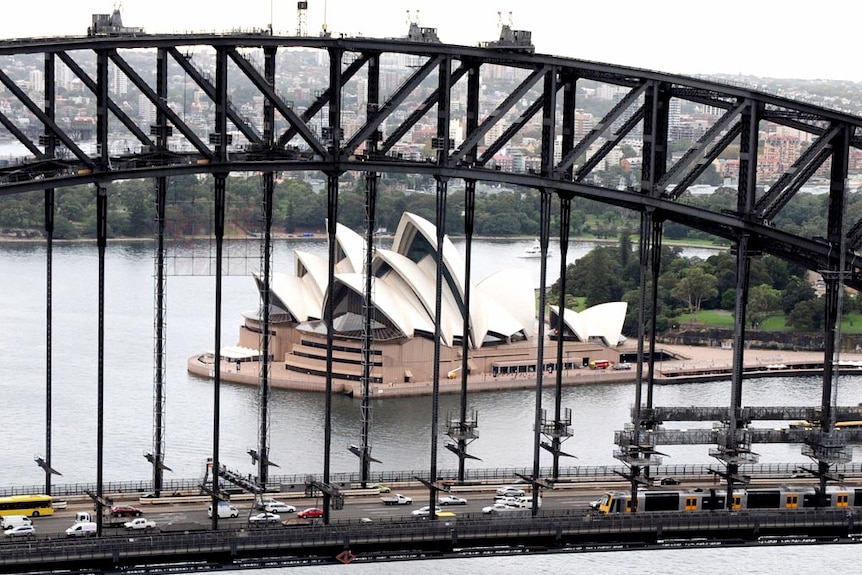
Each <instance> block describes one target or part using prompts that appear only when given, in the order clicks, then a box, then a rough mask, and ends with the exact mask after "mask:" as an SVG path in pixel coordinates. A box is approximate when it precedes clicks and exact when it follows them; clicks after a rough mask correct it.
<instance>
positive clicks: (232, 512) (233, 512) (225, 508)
mask: <svg viewBox="0 0 862 575" xmlns="http://www.w3.org/2000/svg"><path fill="white" fill-rule="evenodd" d="M212 516H213V506H212V505H210V506H209V507H208V508H207V517H210V518H212ZM218 516H219V519H222V518H225V517H239V509H237V508H236V507H234V506H233V505H231V504H229V503H225V502H224V501H222V502H221V503H219V504H218Z"/></svg>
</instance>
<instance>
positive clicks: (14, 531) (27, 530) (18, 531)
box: [3, 525, 36, 537]
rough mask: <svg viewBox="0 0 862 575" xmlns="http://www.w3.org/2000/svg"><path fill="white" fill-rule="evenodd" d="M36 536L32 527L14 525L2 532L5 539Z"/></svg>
mask: <svg viewBox="0 0 862 575" xmlns="http://www.w3.org/2000/svg"><path fill="white" fill-rule="evenodd" d="M35 534H36V528H35V527H33V526H32V525H16V526H15V527H12V528H10V529H7V530H6V531H4V532H3V535H5V536H6V537H32V536H33V535H35Z"/></svg>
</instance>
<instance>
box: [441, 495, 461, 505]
mask: <svg viewBox="0 0 862 575" xmlns="http://www.w3.org/2000/svg"><path fill="white" fill-rule="evenodd" d="M437 503H439V504H440V505H467V500H466V499H464V498H463V497H456V496H455V495H444V496H443V497H438V498H437Z"/></svg>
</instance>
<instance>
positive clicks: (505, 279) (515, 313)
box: [271, 213, 625, 347]
mask: <svg viewBox="0 0 862 575" xmlns="http://www.w3.org/2000/svg"><path fill="white" fill-rule="evenodd" d="M336 242H337V243H338V250H337V254H338V255H337V257H338V259H339V261H338V262H336V266H335V273H336V281H337V282H340V284H341V285H344V286H346V287H348V288H349V289H350V290H351V292H353V293H355V294H358V295H359V296H362V294H363V291H364V281H363V279H362V269H363V267H364V266H363V263H364V247H365V246H364V240H363V239H362V237H360V236H359V234H357V233H356V232H354V231H353V230H351V229H349V228H347V227H346V226H343V225H341V224H339V225H338V226H337V227H336ZM443 242H444V244H443V265H444V274H443V276H444V277H443V279H444V281H443V286H442V287H443V289H442V294H441V316H440V320H439V324H440V339H441V343H443V344H444V345H453V343H454V342H455V341H456V340H457V339H458V338H459V337H462V336H463V335H464V334H462V331H463V324H464V321H463V318H462V314H461V310H462V308H463V307H464V304H463V302H464V293H465V284H464V278H465V270H464V262H463V259H462V258H461V256H460V254H459V253H458V251H457V249H456V248H455V246H454V245H453V244H452V242H451V241H449V238H448V237H444V239H443ZM436 243H437V231H436V228H435V226H434V225H433V224H431V223H430V222H429V221H427V220H425V219H424V218H421V217H419V216H417V215H415V214H411V213H405V214H404V215H403V216H402V218H401V222H400V223H399V225H398V230H397V232H396V234H395V239H394V242H393V246H392V249H391V250H382V249H381V250H376V251H375V255H374V261H373V264H372V269H373V270H374V271H373V273H374V276H375V277H374V279H373V284H374V289H373V302H372V303H373V305H374V306H375V308H376V309H377V311H378V312H379V313H380V314H382V316H384V317H386V318H387V320H388V321H389V322H391V324H392V327H394V328H395V329H397V330H400V331H402V332H403V333H404V335H405V336H408V337H415V335H416V334H417V333H418V332H421V333H423V334H426V335H427V334H433V333H434V325H435V321H434V313H435V295H436V280H437V264H436V256H437V248H436ZM295 272H296V273H295V276H294V277H290V276H286V275H283V274H275V275H274V276H273V280H272V286H271V287H272V290H273V293H274V294H275V295H276V296H277V298H278V303H279V304H281V305H283V306H284V307H285V308H286V309H287V310H288V311H289V313H290V314H291V315H292V316H293V317H294V319H295V320H296V321H298V322H306V321H310V320H319V319H321V318H322V317H323V309H324V306H325V305H326V298H327V297H328V295H327V285H328V281H329V266H328V262H327V259H326V258H324V257H319V256H316V255H313V254H310V253H308V252H302V251H296V252H295ZM528 278H529V274H525V273H523V272H522V271H519V270H502V271H501V272H498V273H496V274H494V275H492V276H490V277H488V278H486V279H485V280H483V281H482V282H481V283H479V284H478V285H476V286H474V287H473V288H472V290H471V298H470V299H471V304H470V329H471V332H472V336H473V337H472V339H471V341H470V345H472V346H473V347H481V346H482V345H483V343H484V342H485V340H486V337H487V336H488V334H491V333H492V334H493V336H494V337H493V339H500V338H503V339H510V338H513V337H516V336H517V337H520V335H521V334H523V336H526V337H527V338H530V337H533V336H534V334H535V295H534V289H533V287H532V286H531V285H530V284H529V281H530V280H529V279H528ZM335 293H336V294H342V295H343V294H344V292H343V290H336V291H335ZM337 297H341V296H337ZM350 297H353V296H350ZM334 303H335V304H336V305H335V308H336V309H337V308H338V302H334ZM572 314H574V312H571V314H568V313H567V314H566V319H567V323H568V320H569V319H570V318H574V319H573V321H574V323H575V324H578V325H579V322H580V321H581V320H579V319H577V318H575V317H574V316H573V315H572ZM624 315H625V308H623V316H624ZM345 317H347V316H345ZM348 319H349V321H348V323H351V322H352V321H353V320H352V319H350V318H348ZM621 325H622V324H620V327H621ZM577 333H579V334H585V337H589V336H588V335H586V332H585V330H584V329H582V328H580V327H578V329H577ZM603 333H604V332H603ZM610 335H612V334H610ZM579 337H580V335H579Z"/></svg>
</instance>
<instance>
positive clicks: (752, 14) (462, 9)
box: [0, 0, 862, 81]
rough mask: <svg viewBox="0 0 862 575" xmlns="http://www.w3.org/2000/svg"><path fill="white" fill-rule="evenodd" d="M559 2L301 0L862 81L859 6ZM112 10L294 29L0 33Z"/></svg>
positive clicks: (660, 57)
mask: <svg viewBox="0 0 862 575" xmlns="http://www.w3.org/2000/svg"><path fill="white" fill-rule="evenodd" d="M559 6H561V5H560V4H558V3H552V2H551V1H550V0H535V1H534V2H531V3H529V4H526V3H517V2H513V1H511V0H505V1H503V2H497V3H491V2H474V3H456V2H455V1H454V0H438V1H436V2H435V1H431V0H412V1H410V2H403V1H399V0H376V1H375V2H373V3H372V2H367V3H365V2H355V1H350V0H309V1H308V10H307V13H306V26H305V30H306V33H307V34H308V35H310V36H317V35H319V34H320V33H321V32H322V30H323V28H324V25H325V27H326V29H327V30H328V31H329V32H330V33H332V34H334V35H339V34H344V35H347V36H357V35H362V36H367V37H402V36H404V35H406V32H407V22H408V13H409V17H410V18H411V19H413V20H415V19H416V18H417V12H418V22H419V24H420V25H421V26H425V27H431V28H437V30H438V35H439V37H440V39H441V40H442V41H443V42H445V43H450V44H463V45H468V46H475V45H478V44H479V43H480V42H483V41H489V40H494V39H496V37H497V34H498V32H499V22H500V19H499V18H498V13H499V14H500V15H501V17H502V20H503V21H504V22H506V23H508V22H509V15H510V14H511V18H512V20H511V22H512V27H513V28H515V29H518V30H529V31H531V32H532V39H533V43H534V44H535V46H536V51H537V52H539V53H543V54H553V55H558V56H563V57H568V58H578V59H583V60H591V61H597V62H605V63H609V64H618V65H623V66H632V67H636V68H645V69H650V70H655V71H660V72H667V73H673V74H683V75H710V74H742V75H755V76H761V77H767V78H793V79H828V80H851V81H859V80H862V72H860V71H857V70H856V69H855V68H854V67H852V66H849V65H848V64H847V62H848V61H849V60H850V59H849V58H847V57H845V54H847V55H849V54H852V53H853V46H852V42H853V38H854V35H853V30H852V28H851V26H852V23H853V22H855V21H856V18H855V16H859V15H862V7H859V6H857V5H854V4H852V3H846V2H839V1H838V0H823V1H821V2H819V3H818V8H817V10H816V11H811V10H808V11H806V13H805V18H804V19H803V18H800V15H799V13H798V12H796V11H793V10H789V9H788V5H787V4H786V3H782V2H778V1H777V0H761V1H759V2H755V3H752V2H743V1H742V0H727V1H725V2H724V3H722V4H721V5H712V6H713V9H711V10H707V9H698V7H694V8H693V7H692V4H691V3H690V2H684V1H682V0H661V1H660V2H653V3H642V2H637V1H635V0H623V1H622V2H617V3H614V5H613V7H612V8H611V7H610V6H609V5H607V4H603V3H592V4H578V5H577V6H576V7H575V6H572V5H563V6H564V8H563V10H562V11H561V10H560V8H559ZM115 7H119V8H120V9H121V10H122V15H123V22H124V24H125V25H127V26H139V27H143V28H144V31H145V32H148V33H171V32H174V33H178V32H192V31H227V30H231V29H246V30H248V29H253V28H268V27H269V26H270V25H272V28H273V30H274V31H275V33H276V34H285V35H294V34H295V33H296V30H297V27H298V18H297V3H296V2H294V1H293V0H290V1H289V2H284V1H280V2H276V1H275V0H250V1H249V2H246V3H245V4H244V5H243V8H242V9H241V10H229V11H228V10H219V9H214V8H213V5H212V3H210V2H207V1H205V0H184V1H183V2H182V3H177V2H170V1H169V0H146V1H145V0H124V1H123V2H117V1H116V0H81V1H79V2H74V3H72V2H60V1H59V0H46V1H45V2H41V3H34V4H25V5H22V6H19V7H16V10H15V17H14V18H6V19H4V20H3V22H2V23H0V37H2V38H22V37H39V36H41V37H44V36H64V35H65V36H70V35H84V34H86V29H87V27H88V26H89V25H90V22H91V17H92V14H96V13H110V12H111V11H112V10H113V8H115ZM836 15H840V18H836ZM453 16H454V17H453ZM695 42H698V43H700V44H699V45H693V44H694V43H695ZM749 46H750V48H749ZM747 50H755V51H754V52H751V53H749V52H746V51H747ZM826 50H835V55H834V56H833V55H831V54H829V53H828V52H827V51H826Z"/></svg>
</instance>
